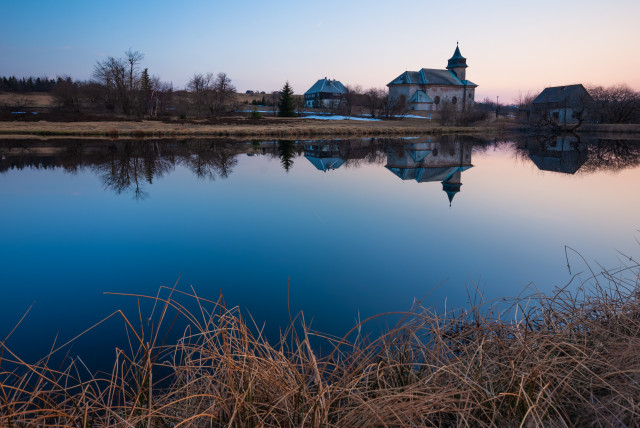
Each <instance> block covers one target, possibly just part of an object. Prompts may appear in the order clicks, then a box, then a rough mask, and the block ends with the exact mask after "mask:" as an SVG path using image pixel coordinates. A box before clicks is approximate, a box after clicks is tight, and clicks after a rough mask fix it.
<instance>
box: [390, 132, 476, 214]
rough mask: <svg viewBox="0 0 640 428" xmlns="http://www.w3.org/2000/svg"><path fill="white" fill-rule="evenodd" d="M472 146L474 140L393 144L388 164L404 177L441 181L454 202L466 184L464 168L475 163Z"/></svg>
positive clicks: (392, 169) (404, 178)
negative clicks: (471, 142) (463, 178)
mask: <svg viewBox="0 0 640 428" xmlns="http://www.w3.org/2000/svg"><path fill="white" fill-rule="evenodd" d="M471 148H472V145H471V144H469V143H462V142H458V141H456V142H441V143H432V142H431V141H428V142H415V143H407V144H403V145H402V146H390V147H389V150H388V152H387V165H386V168H387V169H388V170H389V171H391V172H393V173H394V174H395V175H397V176H398V177H400V178H401V179H402V180H416V181H417V182H418V183H425V182H434V181H440V182H441V183H442V190H444V191H445V192H446V193H447V196H448V198H449V204H451V202H452V201H453V197H454V196H455V195H456V193H458V192H459V191H460V187H461V186H462V172H463V171H465V170H467V169H469V168H471V167H472V166H473V165H471Z"/></svg>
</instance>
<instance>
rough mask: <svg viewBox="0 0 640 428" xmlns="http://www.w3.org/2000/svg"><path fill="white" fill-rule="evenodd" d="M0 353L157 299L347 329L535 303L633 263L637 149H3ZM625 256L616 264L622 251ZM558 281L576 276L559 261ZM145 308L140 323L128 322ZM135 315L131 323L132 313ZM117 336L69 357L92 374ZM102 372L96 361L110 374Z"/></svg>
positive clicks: (178, 145) (106, 335)
mask: <svg viewBox="0 0 640 428" xmlns="http://www.w3.org/2000/svg"><path fill="white" fill-rule="evenodd" d="M0 153H1V156H0V158H1V160H0V171H2V172H1V173H0V200H1V201H2V210H1V211H0V224H1V225H2V238H1V242H2V245H1V246H0V278H1V280H0V284H1V285H0V287H1V291H2V299H1V300H0V337H2V338H4V337H5V336H6V335H7V334H8V333H9V331H10V330H11V329H12V328H13V326H14V325H15V324H16V323H17V322H18V320H19V319H20V317H21V316H22V315H23V314H24V313H25V312H26V311H27V309H28V308H29V307H30V306H31V305H33V306H32V309H31V311H30V313H29V314H28V316H27V317H26V319H25V320H24V321H23V323H22V324H21V325H20V327H19V328H18V330H17V331H16V332H15V333H14V335H13V336H12V338H11V340H10V344H11V346H12V348H13V349H15V350H16V351H18V352H19V353H20V354H21V355H23V356H25V358H27V359H28V360H29V359H35V358H36V357H38V356H41V355H43V354H44V353H45V351H46V350H47V349H48V348H49V347H50V346H51V344H52V342H53V340H54V337H55V336H56V335H57V334H58V335H59V338H58V341H59V343H60V342H61V341H64V340H66V339H69V338H71V337H73V336H74V335H76V334H77V333H79V332H81V331H82V330H84V329H85V328H86V327H88V326H90V325H92V324H93V323H95V322H97V321H99V320H100V319H102V318H104V317H105V316H106V315H108V314H110V313H112V312H113V311H114V310H116V309H119V308H122V309H124V310H125V311H126V312H127V313H128V314H130V315H134V316H135V314H136V312H137V300H136V299H134V298H131V297H123V296H113V295H104V294H103V293H104V292H116V293H138V294H146V295H155V294H156V292H157V290H158V289H159V287H160V286H169V287H171V286H173V285H174V284H175V283H176V281H178V288H179V289H181V290H185V291H190V290H191V286H193V288H194V289H195V290H196V291H197V293H198V294H199V295H201V296H203V297H207V298H211V299H216V298H217V297H218V295H219V293H221V292H222V293H223V295H224V297H225V301H226V303H227V305H228V306H235V305H239V306H241V307H242V308H243V309H246V310H248V311H249V312H251V314H252V315H253V317H254V319H255V320H256V321H257V322H258V323H260V324H261V323H263V322H264V323H266V328H265V331H266V332H267V334H269V335H272V336H275V335H276V334H277V332H278V329H279V327H280V326H282V325H285V324H286V323H287V321H288V313H287V286H288V284H289V285H290V300H291V309H292V311H294V312H295V311H298V310H304V312H305V317H306V319H307V320H308V321H309V320H312V322H313V326H314V327H315V328H316V329H319V330H322V331H326V332H330V333H333V334H337V335H341V334H343V333H345V332H346V331H347V330H348V329H349V328H350V327H352V326H353V324H354V320H355V319H356V318H357V317H358V316H360V317H361V318H365V317H367V316H370V315H373V314H376V313H381V312H386V311H398V310H406V309H408V308H409V307H410V306H411V305H412V303H413V301H414V299H421V298H423V297H424V296H427V297H426V299H425V302H424V304H425V305H427V306H434V307H437V308H443V307H444V305H445V302H446V305H447V307H456V306H462V305H465V304H466V302H467V300H468V294H469V290H474V289H475V288H478V289H480V290H481V291H482V292H483V294H484V296H485V298H487V299H494V298H500V297H504V296H515V295H518V294H520V293H523V290H525V289H526V288H527V287H532V286H534V285H535V287H537V289H539V290H541V291H545V292H549V291H551V290H553V288H554V287H555V286H561V285H565V284H566V283H567V282H569V280H570V279H571V275H570V273H569V271H568V269H567V260H566V257H565V246H570V247H572V248H575V249H576V250H578V251H579V252H580V254H581V255H582V256H583V257H584V258H585V259H586V260H587V261H588V262H589V263H591V264H593V266H595V267H597V266H598V264H600V265H602V266H605V267H609V268H613V267H618V266H620V265H621V264H622V263H624V260H625V257H623V255H622V254H625V255H629V256H637V254H638V244H637V242H636V239H637V238H638V237H639V235H640V232H638V229H640V217H639V216H638V213H639V212H640V198H639V197H638V183H640V167H639V165H640V143H638V142H633V141H621V140H615V141H614V140H587V141H584V140H582V141H579V140H577V139H575V138H569V137H566V138H554V139H547V140H544V139H540V138H533V137H530V138H523V139H520V140H518V141H505V142H495V141H486V140H483V139H481V138H474V137H440V138H418V139H403V140H380V139H378V140H337V141H306V142H304V141H298V142H294V141H280V142H277V141H260V142H257V141H254V142H242V143H232V142H228V141H227V142H225V141H216V140H206V141H205V140H192V141H166V140H158V141H74V140H72V141H65V142H50V141H36V140H34V141H30V140H21V141H0ZM621 253H622V254H621ZM569 258H570V262H571V263H572V269H573V270H572V271H573V273H576V272H577V271H578V272H579V271H584V270H585V269H586V266H585V265H584V263H583V262H581V261H580V259H579V257H578V256H577V255H575V254H573V253H569ZM144 311H147V312H148V307H146V306H145V307H143V312H144ZM143 316H146V315H143ZM122 331H123V330H122V323H121V322H119V321H117V320H115V319H114V320H111V321H109V322H108V323H106V324H104V325H102V326H100V327H99V328H98V329H97V330H96V332H95V333H94V334H93V335H91V336H90V338H87V339H84V340H83V341H81V342H79V343H78V344H77V345H76V346H75V348H74V349H73V350H72V354H80V355H83V356H84V360H85V362H88V363H89V364H93V365H95V366H100V365H101V364H103V363H104V361H105V360H106V359H111V356H112V354H113V343H116V342H117V341H118V340H120V339H121V336H122ZM107 356H108V358H107Z"/></svg>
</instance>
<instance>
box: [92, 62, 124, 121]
mask: <svg viewBox="0 0 640 428" xmlns="http://www.w3.org/2000/svg"><path fill="white" fill-rule="evenodd" d="M125 67H126V66H125V62H124V60H123V59H121V58H114V57H112V56H110V57H108V58H107V59H105V60H104V61H102V62H100V61H98V62H97V63H96V65H95V67H94V71H93V77H94V78H95V79H96V81H97V82H98V83H99V84H100V85H102V87H103V89H104V95H103V99H104V104H105V107H106V108H107V109H108V110H113V109H115V107H116V105H117V104H120V106H121V107H122V111H123V112H124V113H125V114H129V112H130V105H129V96H128V93H127V92H128V91H127V82H126V70H125Z"/></svg>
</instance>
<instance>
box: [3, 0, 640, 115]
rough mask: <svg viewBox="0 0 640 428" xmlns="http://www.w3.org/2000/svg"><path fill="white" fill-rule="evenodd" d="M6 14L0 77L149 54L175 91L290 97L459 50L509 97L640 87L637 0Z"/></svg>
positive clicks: (65, 9) (495, 92)
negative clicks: (227, 88) (225, 80)
mask: <svg viewBox="0 0 640 428" xmlns="http://www.w3.org/2000/svg"><path fill="white" fill-rule="evenodd" d="M24 8H25V6H24V4H20V3H17V2H12V3H7V4H5V5H4V6H3V10H4V13H3V16H2V26H0V58H1V61H0V76H11V75H15V76H17V77H18V78H20V77H27V76H48V77H55V76H57V75H69V76H72V77H73V78H74V79H81V80H84V79H89V78H91V74H92V71H93V67H94V64H95V63H96V61H100V60H103V59H104V58H105V57H107V56H116V57H117V56H122V55H123V52H124V51H126V50H127V49H129V48H132V49H133V50H138V51H140V52H143V53H144V54H145V58H144V61H143V66H144V67H148V68H149V72H150V73H151V74H153V75H156V76H158V77H160V78H161V79H162V80H163V81H167V82H172V83H173V85H174V87H175V88H178V89H179V88H183V87H184V85H185V84H186V83H187V81H188V80H189V78H190V77H191V76H192V75H193V74H194V73H207V72H212V73H218V72H226V73H227V74H228V75H229V77H230V78H231V79H232V81H233V83H234V84H235V86H236V87H237V89H238V91H239V92H244V91H245V90H259V91H267V92H271V91H274V90H278V89H279V88H281V87H282V85H283V84H284V82H285V81H289V82H290V84H291V85H292V87H293V88H294V91H295V92H296V93H298V94H301V93H303V92H304V91H306V90H307V89H308V88H309V87H310V86H311V85H312V84H313V83H314V82H315V81H316V80H317V79H320V78H323V77H325V76H326V77H329V78H334V79H337V80H340V81H342V82H343V83H344V84H347V85H360V86H362V87H363V88H369V87H385V86H386V84H387V83H389V82H390V81H391V80H393V79H394V78H395V77H397V76H398V75H399V74H401V73H402V72H404V71H405V70H419V69H420V68H423V67H424V68H445V66H446V65H447V60H448V59H449V58H450V57H451V55H452V54H453V51H454V49H455V47H456V42H457V41H458V42H459V44H460V50H461V52H462V55H464V56H465V57H466V58H467V63H468V65H469V68H468V69H467V78H468V79H469V80H471V81H473V82H474V83H476V84H478V85H479V87H478V89H477V91H476V100H477V101H482V100H483V99H484V98H485V97H489V98H490V99H492V100H494V101H495V97H496V96H499V97H500V102H501V103H510V102H513V101H515V99H517V98H518V96H519V94H521V93H522V94H525V93H527V92H532V93H538V92H539V91H540V90H542V89H543V88H544V87H547V86H557V85H567V84H574V83H582V84H584V85H589V84H591V85H604V86H609V85H614V84H627V85H629V86H630V87H631V88H633V89H635V90H640V73H638V71H639V70H640V50H638V49H637V47H635V43H636V41H637V40H640V26H638V24H637V18H638V16H640V3H639V2H637V1H630V0H616V1H612V2H609V3H604V2H596V1H574V0H571V1H561V2H558V1H556V2H552V1H548V0H542V1H538V2H535V3H533V2H527V3H522V2H507V1H490V2H483V3H479V2H472V1H461V2H456V3H455V5H454V4H443V3H431V2H420V1H405V2H403V3H402V6H397V5H392V4H390V3H388V2H382V1H366V2H365V1H352V2H337V1H332V0H331V1H324V2H321V3H315V2H314V3H310V2H292V1H282V2H257V1H246V2H215V1H214V2H211V1H209V2H206V1H190V2H181V3H179V4H178V3H174V2H168V1H165V0H161V1H156V2H153V3H151V2H141V3H138V2H135V3H133V2H123V1H114V2H110V3H108V4H104V3H94V2H82V1H76V0H74V1H67V2H64V3H59V2H56V3H53V2H46V1H35V2H31V3H29V10H28V13H27V12H25V11H24Z"/></svg>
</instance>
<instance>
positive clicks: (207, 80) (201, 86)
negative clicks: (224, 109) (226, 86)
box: [187, 73, 213, 117]
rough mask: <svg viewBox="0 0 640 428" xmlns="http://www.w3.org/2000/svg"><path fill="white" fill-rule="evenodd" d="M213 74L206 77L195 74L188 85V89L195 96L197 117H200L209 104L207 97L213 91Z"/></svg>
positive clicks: (194, 102)
mask: <svg viewBox="0 0 640 428" xmlns="http://www.w3.org/2000/svg"><path fill="white" fill-rule="evenodd" d="M212 80H213V74H211V73H208V74H206V75H204V74H200V73H195V74H194V75H193V77H192V78H191V79H190V80H189V82H188V83H187V89H188V90H189V91H191V94H192V96H193V105H194V106H195V108H196V117H200V114H201V113H202V110H203V108H204V106H205V105H206V104H207V95H208V93H209V92H210V90H211V82H212Z"/></svg>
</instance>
